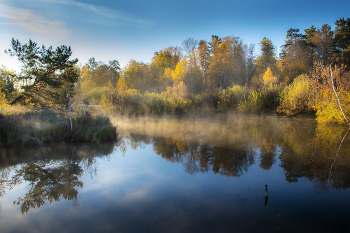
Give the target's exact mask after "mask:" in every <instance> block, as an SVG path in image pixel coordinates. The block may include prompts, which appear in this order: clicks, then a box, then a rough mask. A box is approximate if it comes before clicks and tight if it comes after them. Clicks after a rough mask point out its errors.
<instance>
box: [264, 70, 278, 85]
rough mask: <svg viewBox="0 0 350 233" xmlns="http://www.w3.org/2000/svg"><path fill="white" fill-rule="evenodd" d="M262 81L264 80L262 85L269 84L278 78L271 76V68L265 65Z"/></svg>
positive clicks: (274, 82) (276, 81) (275, 81)
mask: <svg viewBox="0 0 350 233" xmlns="http://www.w3.org/2000/svg"><path fill="white" fill-rule="evenodd" d="M263 81H264V85H270V84H276V83H278V79H277V78H276V77H275V76H273V74H272V71H271V68H270V67H267V69H266V71H265V73H264V76H263Z"/></svg>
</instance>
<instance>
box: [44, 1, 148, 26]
mask: <svg viewBox="0 0 350 233" xmlns="http://www.w3.org/2000/svg"><path fill="white" fill-rule="evenodd" d="M39 1H42V2H45V3H54V4H61V5H69V6H75V7H78V8H80V9H81V10H85V11H88V12H90V13H94V14H96V15H99V16H102V17H101V18H99V19H98V20H97V19H95V20H94V22H95V23H101V24H109V25H115V26H119V25H128V26H135V27H144V28H147V27H150V26H152V25H153V23H152V22H151V21H149V20H144V19H139V18H137V17H135V16H131V15H130V14H128V13H125V12H121V11H118V10H115V9H110V8H107V7H102V6H95V5H92V4H87V3H81V2H78V1H75V0H45V1H43V0H39ZM88 15H89V16H91V15H90V14H88ZM89 21H93V20H92V19H89Z"/></svg>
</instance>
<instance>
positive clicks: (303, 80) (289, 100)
mask: <svg viewBox="0 0 350 233" xmlns="http://www.w3.org/2000/svg"><path fill="white" fill-rule="evenodd" d="M310 91H311V80H310V78H309V77H308V76H307V75H305V74H302V75H300V76H298V77H297V78H295V79H294V81H293V82H292V83H291V84H289V85H287V86H285V87H284V89H283V91H282V93H281V97H280V103H281V104H280V106H279V107H278V109H277V111H278V112H280V113H284V114H287V115H289V116H292V115H296V114H299V113H302V112H305V111H308V110H309V108H308V106H309V93H310Z"/></svg>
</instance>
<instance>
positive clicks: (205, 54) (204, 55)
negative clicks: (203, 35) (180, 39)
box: [197, 40, 210, 89]
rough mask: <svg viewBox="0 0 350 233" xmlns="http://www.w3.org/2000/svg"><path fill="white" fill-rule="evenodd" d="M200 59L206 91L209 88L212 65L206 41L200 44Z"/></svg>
mask: <svg viewBox="0 0 350 233" xmlns="http://www.w3.org/2000/svg"><path fill="white" fill-rule="evenodd" d="M197 52H198V59H199V64H200V68H201V72H202V75H203V84H204V89H207V88H208V71H209V63H210V50H209V45H208V43H207V42H206V41H204V40H201V41H200V42H199V44H198V51H197Z"/></svg>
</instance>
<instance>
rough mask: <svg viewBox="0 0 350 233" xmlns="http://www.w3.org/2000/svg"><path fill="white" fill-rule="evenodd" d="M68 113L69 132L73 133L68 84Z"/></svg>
mask: <svg viewBox="0 0 350 233" xmlns="http://www.w3.org/2000/svg"><path fill="white" fill-rule="evenodd" d="M68 111H69V119H70V130H71V131H73V124H72V112H71V110H70V84H69V96H68Z"/></svg>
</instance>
